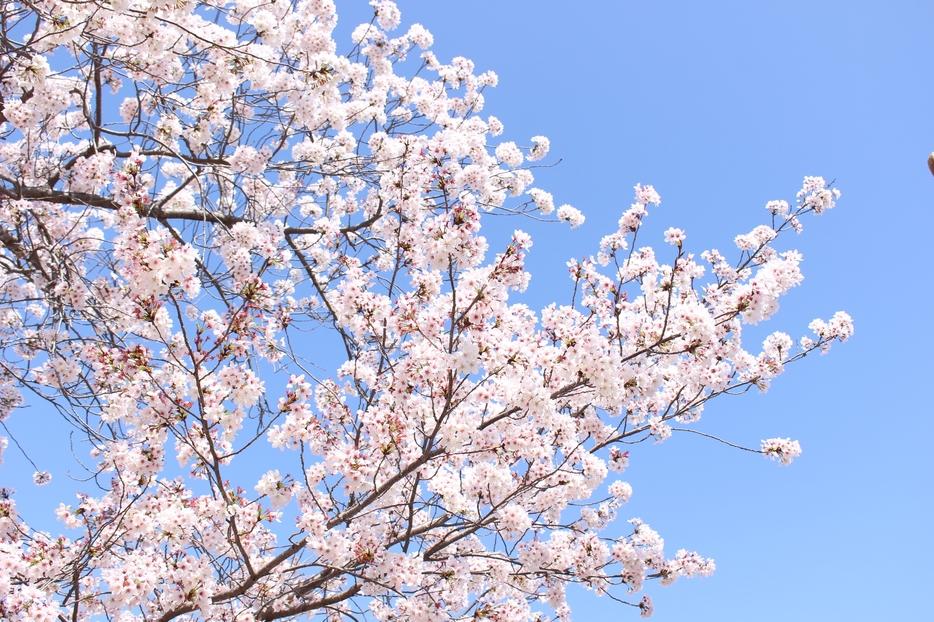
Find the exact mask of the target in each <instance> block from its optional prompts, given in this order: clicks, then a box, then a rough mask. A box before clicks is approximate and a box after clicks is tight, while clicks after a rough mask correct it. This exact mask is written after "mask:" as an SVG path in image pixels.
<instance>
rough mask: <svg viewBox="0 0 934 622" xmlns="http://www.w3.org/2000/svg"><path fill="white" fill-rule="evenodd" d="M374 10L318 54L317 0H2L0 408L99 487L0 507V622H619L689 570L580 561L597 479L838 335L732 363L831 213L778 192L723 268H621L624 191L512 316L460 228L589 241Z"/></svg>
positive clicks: (687, 561) (615, 486) (650, 548)
mask: <svg viewBox="0 0 934 622" xmlns="http://www.w3.org/2000/svg"><path fill="white" fill-rule="evenodd" d="M371 5H372V10H373V19H372V20H370V21H368V22H366V23H364V24H361V25H360V26H359V27H357V28H355V29H353V34H352V35H351V38H350V40H349V41H338V40H336V39H335V36H334V29H335V25H336V23H337V14H336V8H335V5H334V3H333V2H332V1H331V0H303V1H300V2H299V1H295V2H265V1H263V0H237V1H236V2H232V3H231V2H216V1H214V0H208V1H206V2H201V3H197V4H196V3H191V2H186V1H179V2H168V3H166V2H150V1H148V0H133V1H123V0H121V1H114V2H104V1H103V0H91V1H89V2H82V3H61V2H55V1H53V0H37V1H36V2H33V3H30V4H28V5H19V4H15V3H7V4H4V5H3V6H2V7H0V11H2V12H3V17H4V23H14V22H15V23H18V24H20V25H19V26H17V27H16V28H13V29H12V30H10V31H9V32H10V33H12V35H11V36H14V37H15V36H19V34H17V33H22V40H19V41H13V40H12V39H11V40H6V39H4V41H3V42H0V46H6V47H4V48H3V49H4V56H3V58H9V59H14V60H11V61H9V67H7V66H6V65H4V67H3V73H2V76H3V78H2V80H3V81H2V87H0V88H2V95H3V100H2V109H0V114H2V119H0V123H2V125H0V137H2V142H0V342H2V345H0V349H2V365H0V421H4V420H6V419H7V418H9V417H16V416H19V411H18V409H19V407H20V406H22V405H23V403H24V398H23V396H22V394H21V393H22V390H23V389H24V388H25V389H28V390H29V392H30V393H31V394H33V395H36V396H38V398H45V399H47V400H49V401H50V402H52V403H54V404H55V405H56V406H57V407H58V408H59V410H60V411H61V412H62V413H63V414H64V415H65V420H66V421H67V423H69V424H71V425H73V426H75V427H76V431H77V434H76V435H75V450H74V451H75V453H76V456H77V458H78V463H76V467H75V468H84V469H86V470H87V471H88V478H87V479H88V481H89V482H94V483H96V484H97V485H98V486H99V488H90V485H89V488H88V489H87V490H82V491H81V492H80V493H79V494H78V496H77V497H76V498H75V499H68V500H66V501H67V502H62V503H61V504H60V505H59V506H58V509H57V511H56V516H57V517H58V519H59V520H60V521H61V523H62V526H63V529H64V530H65V531H67V535H62V536H58V537H52V536H50V535H48V534H46V533H44V532H42V531H37V530H34V529H32V528H31V527H30V525H29V522H28V521H27V518H26V517H24V516H22V515H21V514H20V510H19V509H17V506H16V504H15V501H14V495H13V492H12V491H9V490H7V489H3V490H0V568H2V569H3V572H2V573H0V617H2V618H4V619H10V620H55V619H59V618H68V619H73V620H83V621H88V622H90V621H91V620H97V619H113V620H118V621H121V622H126V621H129V620H143V619H146V620H149V619H159V620H173V619H176V620H195V619H206V620H219V621H220V620H223V621H229V622H233V621H235V620H236V621H240V622H243V621H249V620H274V619H299V618H301V617H303V616H306V615H310V616H320V617H321V618H322V619H323V618H328V619H338V618H339V617H341V616H345V617H351V618H356V619H374V620H380V621H386V622H388V621H390V620H411V621H413V622H421V621H425V622H428V621H432V622H433V621H436V620H455V619H465V618H466V617H470V616H473V617H475V618H477V619H480V618H484V617H487V618H491V619H495V620H498V621H503V622H505V621H509V622H519V621H531V620H538V619H544V618H546V617H553V616H557V617H558V618H559V619H561V620H567V619H569V617H570V614H571V612H570V608H569V605H568V601H567V596H566V594H567V588H568V587H569V586H572V585H575V584H576V585H583V586H585V587H587V588H589V589H592V590H594V591H596V592H597V593H599V594H604V593H609V594H612V595H613V596H614V598H617V599H620V600H624V601H625V602H629V604H630V605H632V606H633V607H634V608H636V609H638V612H639V614H640V615H642V616H643V617H645V616H648V615H651V613H652V611H653V609H654V604H653V603H652V600H651V599H650V598H649V597H648V596H645V595H641V594H640V592H641V591H642V590H643V587H644V585H645V584H646V583H647V582H649V581H653V580H656V581H658V582H660V583H661V584H663V585H668V584H671V583H674V582H675V581H676V580H677V579H678V578H679V577H686V578H687V577H695V576H706V575H709V574H710V573H711V572H713V570H714V563H713V561H712V560H710V559H707V558H704V557H702V556H700V555H699V554H697V553H693V552H688V551H685V550H679V551H677V552H676V553H675V554H674V555H673V556H668V557H666V552H665V548H664V541H663V540H662V538H661V536H659V534H658V533H656V532H655V531H654V530H652V529H651V528H650V527H649V525H648V524H646V523H644V522H642V521H641V520H638V519H633V520H632V521H630V525H631V530H630V531H629V533H628V534H626V535H622V536H618V537H610V536H609V535H607V533H608V531H607V528H608V526H609V525H611V524H612V523H613V521H614V520H615V519H616V518H617V515H618V514H619V513H620V512H622V511H623V506H624V505H625V504H626V503H627V502H628V501H629V500H630V497H631V496H632V494H633V488H632V486H631V485H630V484H629V483H627V482H625V481H622V480H616V481H612V482H608V481H607V477H608V475H609V473H610V471H613V472H615V473H622V472H624V471H625V470H626V469H627V468H631V465H630V460H632V462H633V464H637V463H638V461H637V457H636V455H635V454H632V455H631V454H630V451H629V450H628V449H627V447H628V445H629V444H631V443H636V442H639V441H643V440H646V439H652V440H654V441H655V442H663V441H664V440H666V439H667V438H670V437H671V436H672V435H673V434H675V433H677V431H678V429H677V428H678V427H679V426H684V425H689V424H694V423H696V422H697V421H698V420H699V419H700V418H701V415H702V412H703V410H704V406H705V404H706V402H707V401H708V400H710V399H712V398H714V397H717V396H718V395H722V394H725V393H728V392H736V391H742V390H743V389H746V388H749V387H757V388H759V389H761V390H765V389H766V388H768V386H769V383H770V382H771V381H772V380H773V379H775V378H776V377H777V376H778V375H780V374H781V373H782V372H783V370H784V368H785V366H786V365H788V364H790V363H793V362H795V361H797V360H799V359H801V358H802V357H804V356H806V355H807V354H809V353H811V352H814V351H819V352H826V351H827V350H828V349H829V348H830V347H831V345H832V343H834V342H838V341H845V340H846V339H847V338H848V337H849V336H850V335H851V334H852V332H853V323H852V320H851V319H850V318H849V316H847V315H846V314H845V313H842V312H840V313H837V314H836V315H834V316H833V317H832V318H831V319H829V320H815V321H814V322H812V323H811V325H810V329H811V331H812V333H813V334H812V335H811V336H810V337H805V338H801V339H800V340H797V341H795V340H794V339H793V338H792V337H791V336H790V335H788V334H786V333H781V332H773V333H772V334H770V335H769V336H768V337H767V338H766V339H765V341H764V342H763V343H762V346H761V348H759V347H758V346H756V347H754V348H753V349H749V344H748V343H744V342H743V340H742V336H743V327H744V325H746V324H755V323H758V322H763V321H767V320H768V319H769V318H770V317H771V316H773V315H774V314H775V313H776V312H777V311H778V308H779V300H780V298H781V297H782V296H783V295H784V294H786V293H787V292H788V291H789V290H790V289H791V288H793V287H796V286H797V285H799V284H800V283H801V280H802V274H801V271H800V263H801V255H800V254H799V253H797V252H795V251H793V250H780V249H779V247H778V246H777V243H778V242H777V241H778V240H779V239H780V236H781V235H782V234H784V233H785V232H787V231H792V230H793V231H800V230H801V226H802V225H801V222H802V220H801V219H802V218H804V217H805V216H806V215H808V214H821V213H823V212H826V211H827V210H828V209H830V208H831V207H833V206H834V204H835V201H836V200H837V199H838V198H839V192H838V191H837V190H836V189H834V188H831V187H829V186H828V185H827V184H826V183H825V182H824V180H823V179H822V178H819V177H807V178H805V180H804V184H803V187H802V189H801V191H800V192H799V194H798V197H797V201H796V202H795V203H794V206H791V205H789V203H787V202H784V201H772V202H769V203H768V204H767V209H768V211H769V213H770V214H771V219H772V222H771V224H769V225H762V226H760V227H757V228H755V229H753V230H752V231H751V232H748V233H743V234H741V235H739V236H737V237H736V238H735V244H736V246H737V251H738V254H737V256H736V258H735V259H733V260H729V259H727V257H726V254H723V253H720V252H719V251H717V250H713V249H712V250H709V251H705V252H703V253H700V254H699V255H697V256H695V255H694V254H693V253H691V252H689V250H688V247H687V240H688V238H687V235H686V233H685V232H684V231H683V230H681V229H678V228H675V227H672V228H670V229H668V230H667V231H666V232H665V240H666V241H667V242H668V243H669V244H670V245H671V246H665V247H664V249H665V250H663V251H659V252H658V253H656V251H655V250H653V249H652V248H651V247H648V246H641V247H636V246H635V240H636V237H637V233H638V232H639V230H640V228H641V226H642V223H643V221H644V219H645V218H647V217H648V215H649V209H650V206H653V205H654V206H657V205H658V204H660V202H661V198H660V196H659V194H658V192H657V191H656V190H655V189H654V188H653V187H652V186H648V185H645V186H643V185H641V184H640V185H637V186H636V187H635V192H634V202H633V203H632V204H631V206H630V207H629V208H628V209H626V210H625V211H624V212H623V214H622V216H621V217H620V219H619V222H618V228H617V230H616V231H614V232H611V233H610V234H609V235H607V236H606V237H604V238H603V240H602V241H601V243H600V247H599V249H594V250H595V251H596V253H595V255H594V256H590V257H584V258H581V259H576V260H572V261H571V262H570V263H569V265H568V268H569V275H570V277H571V282H570V284H569V286H568V289H569V292H570V291H572V292H573V294H571V295H570V296H569V298H570V299H569V300H568V301H566V303H565V304H557V303H556V304H552V305H550V306H548V307H546V308H544V309H542V310H540V311H534V310H532V309H530V308H529V307H528V306H526V305H524V304H521V303H517V302H515V301H514V300H512V299H511V297H514V296H515V292H521V291H523V290H524V289H525V288H526V286H527V285H528V283H529V280H530V278H531V275H530V274H529V273H528V271H527V270H526V263H525V259H526V256H527V254H528V253H529V252H530V249H531V248H532V244H533V241H532V239H531V236H530V235H529V234H528V233H526V232H524V231H522V230H516V231H514V232H513V234H512V236H511V238H510V239H509V241H508V243H506V244H504V245H503V246H501V247H498V248H493V247H491V243H490V242H489V241H488V240H487V239H486V238H485V237H484V236H483V235H481V230H482V226H485V225H486V224H487V222H488V221H489V219H487V218H486V216H485V215H486V214H487V213H489V212H497V213H508V214H519V215H523V214H524V215H533V216H534V217H536V218H539V217H551V218H552V219H554V221H555V222H556V226H567V225H570V227H571V228H573V227H577V226H580V225H581V224H582V223H584V214H583V213H582V212H581V211H580V210H578V209H576V208H574V207H572V206H571V205H568V204H564V203H562V200H561V199H560V198H559V200H558V204H559V206H556V197H555V196H553V195H552V194H551V193H549V192H547V191H546V190H543V189H540V188H537V187H535V185H534V183H535V175H534V174H533V171H532V170H531V167H530V166H529V163H530V162H537V161H540V160H543V159H545V158H547V157H548V153H549V149H550V143H549V141H548V139H547V138H545V137H543V136H534V137H532V138H531V139H530V140H528V141H523V140H521V139H519V138H514V139H513V140H504V139H502V138H500V137H501V136H503V134H504V133H505V130H506V128H505V125H504V123H503V122H502V121H500V120H499V119H497V118H496V117H494V116H490V115H488V114H485V113H484V106H485V96H484V93H485V91H486V90H487V89H489V88H492V87H494V86H495V85H496V83H497V77H496V75H495V74H494V73H492V72H489V71H486V72H478V71H476V68H475V66H474V64H473V63H472V62H471V61H469V60H467V59H465V58H463V57H456V58H454V59H452V60H451V61H450V62H449V63H445V62H442V60H440V59H439V58H438V57H437V56H436V55H435V53H434V52H432V50H431V46H432V45H433V37H432V35H431V34H430V33H429V32H428V30H426V29H425V28H424V27H423V26H420V25H418V24H416V25H413V26H411V27H409V28H408V29H407V30H405V31H404V32H402V31H400V30H399V29H400V26H401V24H402V18H401V13H400V12H399V10H398V8H397V7H396V5H395V4H394V3H393V2H391V1H389V0H374V1H373V2H372V3H371ZM27 24H29V25H30V26H31V27H30V28H26V25H27ZM27 32H30V33H32V34H30V35H28V36H27V35H26V34H25V33H27ZM399 32H402V34H398V33H399ZM341 45H346V46H347V47H348V48H349V50H350V52H349V53H348V54H347V55H341V54H339V53H338V52H337V50H338V48H339V46H341ZM26 50H28V53H26ZM416 55H417V58H414V59H410V60H412V61H415V63H420V69H419V70H418V71H417V72H416V73H415V77H412V78H406V77H404V76H401V75H397V73H396V71H397V69H399V68H400V67H401V66H402V65H401V63H403V62H404V61H406V59H407V58H409V57H410V56H416ZM66 59H67V60H66ZM2 62H3V63H7V62H8V61H2ZM69 63H71V64H69ZM653 209H654V208H653ZM563 223H566V224H563ZM691 239H693V238H691ZM727 254H728V253H727ZM734 254H736V251H734ZM7 446H8V443H7V439H5V438H0V457H2V453H3V450H4V448H6V447H7ZM7 451H9V450H7ZM759 451H760V452H761V453H762V454H763V455H765V456H766V457H770V458H774V459H778V460H779V461H780V463H781V464H788V463H790V462H791V460H792V459H793V458H795V457H796V456H798V455H799V454H800V453H801V449H800V446H799V445H798V443H797V442H794V441H791V440H789V439H781V438H774V439H769V440H767V441H763V442H762V445H761V448H760V450H759ZM53 470H54V469H53ZM53 475H54V473H50V472H46V471H44V470H43V465H39V468H37V473H36V475H35V483H36V484H40V485H41V484H45V483H48V482H49V481H50V478H51V477H52V476H53ZM55 481H56V482H58V479H57V478H56V480H55ZM669 555H670V550H669ZM626 599H632V601H631V602H630V601H629V600H626Z"/></svg>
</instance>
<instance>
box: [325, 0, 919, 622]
mask: <svg viewBox="0 0 934 622" xmlns="http://www.w3.org/2000/svg"><path fill="white" fill-rule="evenodd" d="M338 6H339V8H340V5H338ZM399 6H400V8H401V9H402V15H403V23H404V24H410V23H412V22H420V23H422V24H423V25H424V26H425V27H427V28H428V29H429V30H430V31H431V32H432V33H433V34H434V35H435V46H434V50H435V52H436V53H437V54H438V56H439V58H440V59H441V60H443V61H449V60H450V58H452V57H453V56H457V55H461V56H466V57H467V58H470V59H472V60H473V61H475V62H476V64H477V69H478V71H484V70H486V69H492V70H494V71H496V72H497V73H498V74H499V77H500V83H499V85H498V86H497V87H496V88H495V89H493V90H490V91H488V92H487V107H486V109H485V110H484V112H483V114H487V113H489V114H493V115H496V116H497V117H498V118H500V119H501V120H502V121H503V122H504V123H505V125H506V135H504V137H503V138H504V139H507V140H516V141H517V142H520V144H527V143H528V138H529V137H531V136H534V135H537V134H544V135H546V136H548V137H549V138H550V139H551V141H552V150H551V158H549V160H550V161H555V160H556V159H558V158H560V159H561V160H562V161H561V163H560V165H558V166H556V167H554V168H552V169H549V170H546V171H540V172H539V174H538V175H537V180H536V181H537V183H538V184H539V185H540V186H541V187H544V188H546V189H547V190H549V191H550V192H552V193H554V195H555V200H556V202H557V203H559V204H560V203H565V202H566V203H571V204H572V205H574V206H576V207H578V208H580V209H581V210H583V211H584V213H585V214H586V215H587V219H588V220H587V222H586V224H584V225H583V226H582V227H580V228H579V229H575V230H573V231H569V230H568V229H567V227H566V226H560V225H559V226H540V227H538V226H537V227H532V226H530V225H529V224H528V223H521V224H520V223H519V222H518V221H516V222H515V223H513V222H509V223H506V225H507V226H506V227H504V228H506V229H509V230H511V228H512V227H518V226H521V227H523V228H525V229H527V230H529V231H530V232H531V233H532V234H533V237H534V240H535V246H534V247H533V249H532V252H531V255H530V258H529V266H530V269H531V271H532V274H533V277H532V285H531V286H530V289H529V299H530V300H531V301H532V302H530V304H533V306H539V307H540V306H543V305H545V304H547V303H548V302H551V301H557V302H563V301H566V300H567V296H568V293H569V291H570V290H569V283H570V282H569V281H566V280H565V276H564V274H565V267H564V263H565V262H566V261H567V260H568V259H569V258H570V257H572V256H574V257H579V256H582V255H587V254H590V253H593V252H595V249H596V244H597V242H598V241H599V239H600V238H601V237H602V236H603V235H605V234H606V233H609V232H611V231H612V230H613V229H614V228H615V223H616V220H617V219H618V218H619V215H620V213H621V212H622V210H623V209H625V208H626V207H628V206H629V203H631V201H632V186H633V185H634V184H636V183H639V182H641V183H649V184H654V185H655V187H656V189H657V190H658V191H659V193H660V194H661V196H662V205H661V207H659V208H658V209H656V210H654V211H653V212H651V214H650V216H649V219H648V221H647V225H646V231H645V233H648V235H647V236H645V237H642V236H641V235H640V241H641V242H643V243H651V244H652V245H653V246H655V247H656V249H657V250H659V251H660V252H664V249H662V247H663V246H665V245H664V243H663V241H662V233H661V232H662V231H664V229H666V228H667V227H669V226H676V227H682V228H684V229H685V231H686V232H687V235H688V238H687V242H686V246H687V247H689V248H690V249H691V250H693V251H695V252H697V253H699V252H700V251H702V250H704V249H706V248H710V247H716V248H719V249H720V250H721V251H723V252H727V251H728V250H730V249H731V248H734V247H733V245H732V238H733V236H735V235H736V234H738V233H745V232H747V231H749V230H750V229H752V228H753V227H754V226H755V225H756V224H759V223H761V222H765V217H766V216H767V213H766V211H765V209H764V205H765V203H766V201H768V200H771V199H786V200H788V201H789V202H790V201H792V200H793V199H794V194H795V192H796V191H797V189H798V188H799V187H800V183H801V179H802V178H803V177H804V176H805V175H822V176H824V177H825V178H826V179H827V180H828V181H829V180H831V179H836V185H837V186H838V187H839V188H840V189H841V190H842V192H843V196H842V198H841V200H840V201H839V203H838V206H837V208H835V209H834V210H832V211H831V212H829V213H827V214H825V215H823V216H821V217H820V218H812V219H810V220H809V221H808V222H806V223H805V231H804V233H803V234H802V235H801V236H799V237H797V238H794V237H792V238H785V239H784V241H780V243H779V246H780V247H782V248H797V249H798V250H800V251H801V252H802V253H803V254H804V258H805V261H804V263H803V271H804V274H805V280H804V283H803V285H802V286H801V287H799V288H797V289H795V290H793V291H792V292H791V294H789V295H788V296H787V297H786V299H785V302H784V303H783V304H782V310H781V312H780V313H779V314H778V315H777V316H776V317H775V318H774V319H773V320H772V321H771V322H769V323H767V324H764V325H762V326H761V327H760V328H761V329H762V331H766V330H767V331H768V332H771V331H773V330H785V331H787V332H789V333H790V334H791V335H793V336H801V335H804V334H805V333H806V332H807V328H806V327H807V324H808V322H809V321H810V320H811V319H813V318H814V317H818V316H820V317H829V316H831V315H833V313H834V312H835V311H837V310H841V309H842V310H846V311H847V312H849V313H850V314H851V315H852V316H853V318H854V320H855V322H856V335H855V336H854V337H853V339H851V340H850V341H849V342H848V343H846V344H843V345H838V346H835V347H834V349H833V350H832V351H831V353H830V354H828V355H827V356H824V357H820V356H814V357H808V358H807V359H805V360H804V361H802V362H800V363H799V364H797V365H796V366H793V367H791V368H790V369H789V370H788V371H787V372H786V373H785V374H784V375H783V376H782V377H780V378H778V379H777V380H776V381H775V382H774V383H773V385H772V388H771V390H770V391H769V392H768V393H766V394H764V395H757V394H753V393H750V394H747V395H744V396H741V397H735V398H723V399H719V400H716V401H714V402H712V403H711V404H710V405H708V408H707V410H706V411H705V414H704V418H703V420H702V421H701V422H700V423H699V424H698V429H700V430H704V431H707V432H710V433H714V434H718V435H722V436H724V437H726V438H727V439H729V440H731V441H733V442H736V443H740V444H745V445H751V446H757V445H758V442H759V441H760V440H761V439H763V438H769V437H773V436H782V437H786V436H790V437H792V438H796V439H799V440H800V441H801V443H802V446H803V448H804V454H803V455H802V456H801V457H800V458H799V459H798V460H797V461H795V463H794V464H792V465H791V466H790V467H779V466H777V464H776V463H773V462H769V461H766V460H764V459H762V458H760V457H758V456H755V455H752V454H748V453H746V452H740V451H736V450H731V449H730V448H728V447H725V446H723V445H719V444H717V443H715V442H712V441H707V440H705V439H702V438H700V437H696V436H681V437H679V436H677V435H676V436H675V437H674V438H672V439H671V440H669V441H667V442H666V443H665V444H663V445H658V446H655V445H645V446H640V447H639V448H638V449H636V450H634V451H633V459H632V466H631V467H630V469H629V470H628V471H627V473H626V475H627V477H628V479H629V481H630V482H631V483H632V485H633V488H634V494H633V498H632V501H630V503H629V505H628V506H626V507H625V508H623V512H622V515H621V519H624V518H628V517H629V516H639V517H641V518H642V519H643V520H645V521H646V522H648V523H649V524H651V525H652V526H653V527H654V528H656V529H657V530H658V531H659V532H660V533H661V534H662V535H663V536H664V537H665V539H666V548H667V549H669V550H670V551H671V552H674V551H676V550H677V549H678V548H682V547H684V548H689V549H696V550H698V551H699V552H701V553H702V554H704V555H709V556H711V557H714V558H715V559H716V561H717V572H716V574H715V575H714V576H713V577H710V578H706V579H694V580H682V581H679V582H678V583H677V584H675V585H674V586H673V587H670V588H659V587H658V586H653V587H650V588H649V593H650V594H652V596H653V598H654V599H655V603H656V614H655V617H654V618H653V619H656V620H660V621H669V620H686V619H691V620H694V621H704V620H717V621H722V620H752V619H755V620H759V621H761V622H770V621H773V620H774V621H779V620H781V621H784V620H788V619H795V620H802V621H809V620H850V621H862V620H866V621H870V620H872V621H877V620H922V619H929V617H930V615H931V613H930V611H931V608H932V605H934V602H932V597H931V594H932V593H934V589H932V588H934V568H932V565H931V564H930V563H929V560H930V557H931V554H932V552H934V551H932V549H934V546H932V545H934V539H932V535H931V519H930V515H931V511H932V509H934V504H932V493H934V484H932V479H931V476H932V474H934V472H932V455H934V454H932V451H931V440H930V439H932V438H934V424H932V414H934V412H932V411H934V408H932V406H931V403H930V400H929V399H928V393H929V392H928V390H927V389H926V388H925V387H926V386H928V385H929V383H930V380H929V376H930V375H931V374H932V372H934V365H932V363H931V347H932V343H931V341H932V340H931V331H930V322H931V319H932V314H931V310H930V305H931V302H932V295H931V293H930V292H931V286H932V276H931V269H930V267H929V263H930V259H929V255H930V250H929V241H928V240H927V237H928V234H929V232H930V231H931V230H932V224H934V222H932V220H934V219H932V216H931V208H932V207H934V201H932V197H934V177H932V176H931V174H930V172H929V171H928V170H927V166H926V164H925V159H926V158H927V155H928V154H929V153H930V152H931V151H932V150H934V75H932V74H934V71H932V66H931V65H932V59H934V37H931V24H932V23H934V5H932V4H931V3H928V2H892V3H886V5H885V6H884V7H883V5H882V3H877V2H853V1H850V2H795V1H788V0H784V1H782V2H755V3H750V2H716V1H714V2H704V3H685V2H664V1H661V2H641V3H629V2H619V1H612V2H611V1H605V2H576V3H568V2H559V1H542V0H539V1H536V2H531V1H518V0H510V1H508V2H504V1H502V0H499V1H490V0H473V1H471V2H469V3H466V2H415V1H410V2H406V1H404V0H402V1H400V2H399ZM345 15H346V13H345ZM348 22H353V23H356V20H352V19H349V18H342V26H344V27H348V28H350V27H352V24H349V23H348ZM490 237H491V240H494V239H495V236H494V235H491V236H490ZM493 245H494V246H495V242H494V243H493ZM750 334H751V335H752V334H758V333H755V332H754V331H750ZM750 338H751V337H750ZM607 614H609V615H613V616H614V617H615V616H620V619H625V618H626V616H629V615H631V614H630V612H629V611H628V610H626V609H625V608H622V609H620V608H618V607H617V606H616V605H615V604H614V603H612V602H611V601H609V600H608V599H597V598H596V597H595V596H594V595H593V594H591V593H585V592H581V593H580V595H579V597H578V598H576V599H575V619H577V620H593V619H596V618H597V616H602V615H607Z"/></svg>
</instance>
